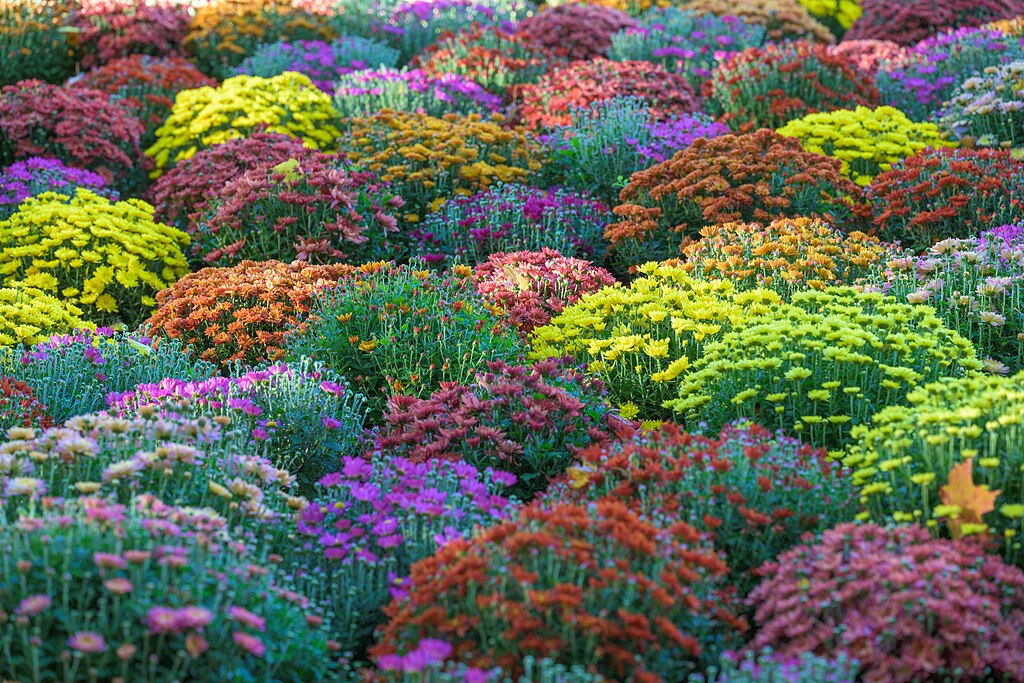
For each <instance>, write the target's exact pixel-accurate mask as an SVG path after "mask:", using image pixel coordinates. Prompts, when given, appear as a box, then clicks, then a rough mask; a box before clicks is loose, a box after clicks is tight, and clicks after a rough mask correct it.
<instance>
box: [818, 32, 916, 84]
mask: <svg viewBox="0 0 1024 683" xmlns="http://www.w3.org/2000/svg"><path fill="white" fill-rule="evenodd" d="M828 51H829V53H830V54H833V55H838V56H840V57H842V58H844V59H845V60H847V62H849V63H850V64H851V65H852V66H854V67H856V68H858V69H860V70H861V71H864V72H866V73H868V74H870V75H871V76H872V78H873V77H874V76H875V74H877V73H878V72H879V70H881V69H882V67H883V65H884V64H885V62H895V61H898V60H900V59H902V58H903V57H904V56H905V55H906V53H907V48H906V47H904V46H902V45H900V44H899V43H894V42H893V41H891V40H874V39H865V40H844V41H842V42H841V43H839V44H838V45H829V46H828Z"/></svg>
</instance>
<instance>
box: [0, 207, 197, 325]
mask: <svg viewBox="0 0 1024 683" xmlns="http://www.w3.org/2000/svg"><path fill="white" fill-rule="evenodd" d="M188 242H189V237H188V235H186V234H185V233H183V232H181V231H180V230H177V229H175V228H172V227H169V226H167V225H164V224H163V223H157V222H156V221H154V220H153V207H152V206H150V205H149V204H146V203H145V202H143V201H141V200H138V199H128V200H126V201H123V202H112V201H110V200H109V199H106V198H105V197H100V196H99V195H97V194H96V193H94V192H91V191H89V190H85V189H79V190H78V191H77V192H76V193H75V195H74V196H73V197H69V196H68V195H63V194H56V193H51V192H46V193H43V194H41V195H39V196H38V197H33V198H31V199H28V200H26V201H25V202H23V203H22V204H21V205H20V206H19V207H18V210H17V211H16V212H15V213H14V214H12V215H11V217H10V218H9V219H8V220H6V221H3V222H0V245H3V246H2V248H0V278H2V279H3V282H4V283H5V284H6V285H8V286H9V285H10V284H11V283H14V282H23V283H24V284H25V285H27V286H29V287H33V288H36V289H39V290H42V291H44V292H48V293H51V294H53V295H54V296H56V297H59V298H61V299H63V300H64V301H66V302H68V303H70V304H72V305H73V306H76V307H78V308H80V309H81V310H82V311H83V312H84V313H83V316H84V317H86V318H87V319H89V320H92V321H93V322H96V323H112V322H120V321H123V322H127V323H133V324H134V323H138V322H139V321H141V320H142V318H143V317H145V315H146V313H147V312H148V310H149V309H150V308H152V307H153V306H154V305H156V298H155V297H156V293H157V292H159V291H160V290H162V289H164V288H165V287H167V286H168V285H170V284H171V283H173V282H174V281H175V280H177V279H178V278H180V277H181V276H182V275H184V274H185V273H187V272H188V263H187V262H186V261H185V256H184V255H183V254H182V251H181V249H182V247H183V246H185V245H187V244H188Z"/></svg>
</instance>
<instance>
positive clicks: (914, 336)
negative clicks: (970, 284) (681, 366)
mask: <svg viewBox="0 0 1024 683" xmlns="http://www.w3.org/2000/svg"><path fill="white" fill-rule="evenodd" d="M790 301H791V303H788V304H779V305H776V306H774V307H771V308H769V310H768V311H767V312H766V313H765V314H764V315H761V316H748V317H747V318H746V319H744V320H742V321H740V322H739V323H737V324H735V325H733V326H732V328H731V329H729V330H725V331H723V333H722V334H720V335H718V337H717V338H716V339H715V340H714V341H710V342H709V343H707V344H705V345H704V348H703V352H702V354H701V355H700V356H699V357H697V358H696V359H695V360H694V362H693V363H692V367H690V369H689V372H688V373H687V374H686V375H685V376H684V377H683V378H682V381H681V382H680V383H679V398H678V399H676V400H674V401H668V402H666V403H665V407H666V408H671V409H673V410H674V411H676V413H679V414H680V417H683V418H685V419H686V421H687V424H692V425H697V424H699V423H700V424H702V423H707V425H708V427H709V428H711V429H717V428H719V427H721V426H722V425H725V424H727V423H728V422H731V421H732V420H736V419H739V418H750V419H752V418H757V419H758V420H759V421H760V422H761V423H762V424H763V425H764V426H765V427H769V428H774V429H781V430H783V431H785V432H786V433H788V434H791V435H793V436H799V437H800V438H801V439H802V440H803V441H804V442H806V443H810V444H812V445H814V446H816V447H819V448H828V449H830V450H833V451H837V450H840V449H842V448H844V447H845V446H846V445H847V444H848V443H849V440H850V439H849V437H850V430H851V429H852V428H855V427H857V426H858V425H863V424H866V423H867V422H868V421H869V420H870V419H871V416H872V415H874V414H875V413H876V412H877V411H879V410H881V409H882V408H884V407H886V406H893V405H904V404H905V403H906V401H907V395H908V394H909V393H910V392H912V391H913V390H914V389H916V388H918V387H920V386H923V385H924V384H926V383H928V382H932V381H935V380H937V379H940V378H942V377H960V376H963V375H965V374H966V373H969V372H971V371H974V370H980V369H981V367H982V365H981V362H980V361H979V360H978V359H977V358H976V357H975V351H974V347H973V346H972V345H971V343H970V342H969V341H968V340H967V339H965V338H964V337H962V336H960V334H959V333H957V332H956V331H954V330H950V329H949V328H947V327H946V326H945V325H943V324H942V321H941V319H940V318H939V317H938V316H937V315H936V314H935V311H934V310H933V309H931V308H928V307H924V306H913V305H910V304H904V303H900V302H898V301H897V300H896V299H894V298H891V297H884V296H882V295H881V294H879V293H873V292H866V293H865V292H858V291H856V290H854V289H852V288H848V287H834V288H829V289H826V290H824V291H823V292H816V291H805V292H798V293H796V294H794V295H793V296H792V298H791V299H790Z"/></svg>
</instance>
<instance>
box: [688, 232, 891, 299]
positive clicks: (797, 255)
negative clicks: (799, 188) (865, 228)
mask: <svg viewBox="0 0 1024 683" xmlns="http://www.w3.org/2000/svg"><path fill="white" fill-rule="evenodd" d="M701 237H702V238H703V239H701V240H699V241H697V242H694V243H693V244H691V245H689V246H688V247H686V248H685V249H684V250H683V254H684V256H683V262H681V263H680V264H679V266H680V267H681V268H682V269H683V270H686V271H687V272H689V273H691V274H693V275H694V276H696V277H702V278H720V279H723V280H728V281H729V282H731V283H732V284H733V285H735V287H736V288H737V289H756V288H758V287H764V288H766V289H773V290H775V291H776V292H778V293H779V294H780V295H781V296H783V297H785V298H787V299H788V298H789V297H790V296H792V294H793V293H795V292H797V291H800V290H801V289H825V288H826V287H828V286H831V285H855V284H863V283H864V282H866V280H867V279H868V278H869V276H871V275H872V274H873V273H874V272H875V271H876V270H877V269H878V268H879V266H882V265H884V264H885V262H886V260H887V259H889V258H894V257H896V256H898V255H899V252H898V251H897V250H896V249H894V248H892V247H891V246H889V245H886V244H884V243H882V242H879V241H878V239H877V238H875V237H870V236H868V235H865V234H864V233H862V232H856V231H855V232H852V233H850V234H849V235H844V234H843V233H841V232H840V231H838V230H836V229H835V228H833V227H831V226H830V225H829V224H828V223H825V222H824V221H820V220H816V219H812V218H792V219H790V218H781V219H778V220H774V221H772V222H771V223H768V224H767V225H761V224H759V223H724V224H721V225H709V226H708V227H706V228H704V229H703V230H702V231H701Z"/></svg>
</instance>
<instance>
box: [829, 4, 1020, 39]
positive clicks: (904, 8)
mask: <svg viewBox="0 0 1024 683" xmlns="http://www.w3.org/2000/svg"><path fill="white" fill-rule="evenodd" d="M861 6H862V8H863V10H864V13H863V15H862V16H861V17H860V18H859V19H858V20H857V21H856V22H854V24H853V26H852V27H851V28H850V31H849V32H848V33H847V34H846V38H847V39H848V40H863V39H871V38H875V39H879V40H891V41H893V42H896V43H899V44H900V45H908V46H909V45H915V44H916V43H919V42H920V41H922V40H924V39H925V38H927V37H928V36H931V35H935V34H936V33H942V32H944V31H948V30H950V29H955V28H963V27H968V26H981V25H982V24H985V23H987V22H990V21H995V20H997V19H1009V18H1010V17H1015V16H1017V15H1019V14H1024V5H1022V3H1021V2H1020V1H1019V0H977V1H975V0H861Z"/></svg>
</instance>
